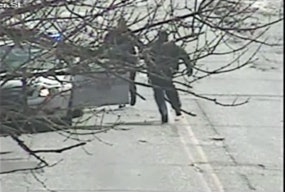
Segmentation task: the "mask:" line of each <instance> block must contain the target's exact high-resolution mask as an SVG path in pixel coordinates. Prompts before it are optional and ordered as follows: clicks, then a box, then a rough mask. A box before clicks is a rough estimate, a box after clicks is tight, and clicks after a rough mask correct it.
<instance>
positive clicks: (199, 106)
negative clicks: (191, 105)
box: [195, 100, 238, 165]
mask: <svg viewBox="0 0 285 192" xmlns="http://www.w3.org/2000/svg"><path fill="white" fill-rule="evenodd" d="M195 102H196V104H197V105H198V108H199V109H200V110H201V112H202V114H203V116H204V117H205V120H206V121H207V122H208V123H209V125H210V127H211V128H212V130H213V131H214V132H215V134H216V135H220V133H219V132H218V130H217V129H216V127H215V125H214V124H213V123H212V121H211V120H210V118H209V117H208V115H207V113H206V111H205V110H204V109H203V107H202V106H201V104H200V103H199V101H198V100H196V101H195ZM220 142H222V143H223V145H222V147H223V149H224V150H225V151H226V154H227V155H228V156H229V157H230V159H231V160H232V162H233V163H234V164H235V165H238V162H237V161H236V159H235V158H234V156H233V155H232V154H231V153H230V151H229V149H228V146H227V145H226V143H225V141H224V140H222V141H220Z"/></svg>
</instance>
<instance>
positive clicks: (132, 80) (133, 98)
mask: <svg viewBox="0 0 285 192" xmlns="http://www.w3.org/2000/svg"><path fill="white" fill-rule="evenodd" d="M135 78H136V71H135V70H131V71H130V79H129V80H130V84H129V91H130V97H131V101H130V104H131V105H135V104H136V98H137V97H136V93H137V87H136V84H135Z"/></svg>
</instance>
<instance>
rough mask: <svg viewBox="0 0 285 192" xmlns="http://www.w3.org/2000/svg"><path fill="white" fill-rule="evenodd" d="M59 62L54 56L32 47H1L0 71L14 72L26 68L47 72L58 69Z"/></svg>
mask: <svg viewBox="0 0 285 192" xmlns="http://www.w3.org/2000/svg"><path fill="white" fill-rule="evenodd" d="M58 64H59V60H58V59H56V57H55V56H54V54H51V53H48V52H47V51H44V50H43V49H40V48H37V47H31V46H23V47H17V46H0V71H2V72H3V71H14V70H17V69H20V68H23V67H25V68H26V69H31V70H46V69H52V68H55V67H57V65H58Z"/></svg>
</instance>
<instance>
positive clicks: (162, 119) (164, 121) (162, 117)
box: [161, 114, 168, 124]
mask: <svg viewBox="0 0 285 192" xmlns="http://www.w3.org/2000/svg"><path fill="white" fill-rule="evenodd" d="M161 123H162V124H164V123H168V115H167V114H164V115H161Z"/></svg>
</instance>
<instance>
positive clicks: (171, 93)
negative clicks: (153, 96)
mask: <svg viewBox="0 0 285 192" xmlns="http://www.w3.org/2000/svg"><path fill="white" fill-rule="evenodd" d="M165 91H166V95H167V98H168V99H169V102H170V104H171V107H172V108H173V109H174V110H175V113H176V116H180V115H182V113H181V101H180V98H179V94H178V91H177V90H176V87H175V86H174V84H173V82H172V81H167V82H165Z"/></svg>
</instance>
